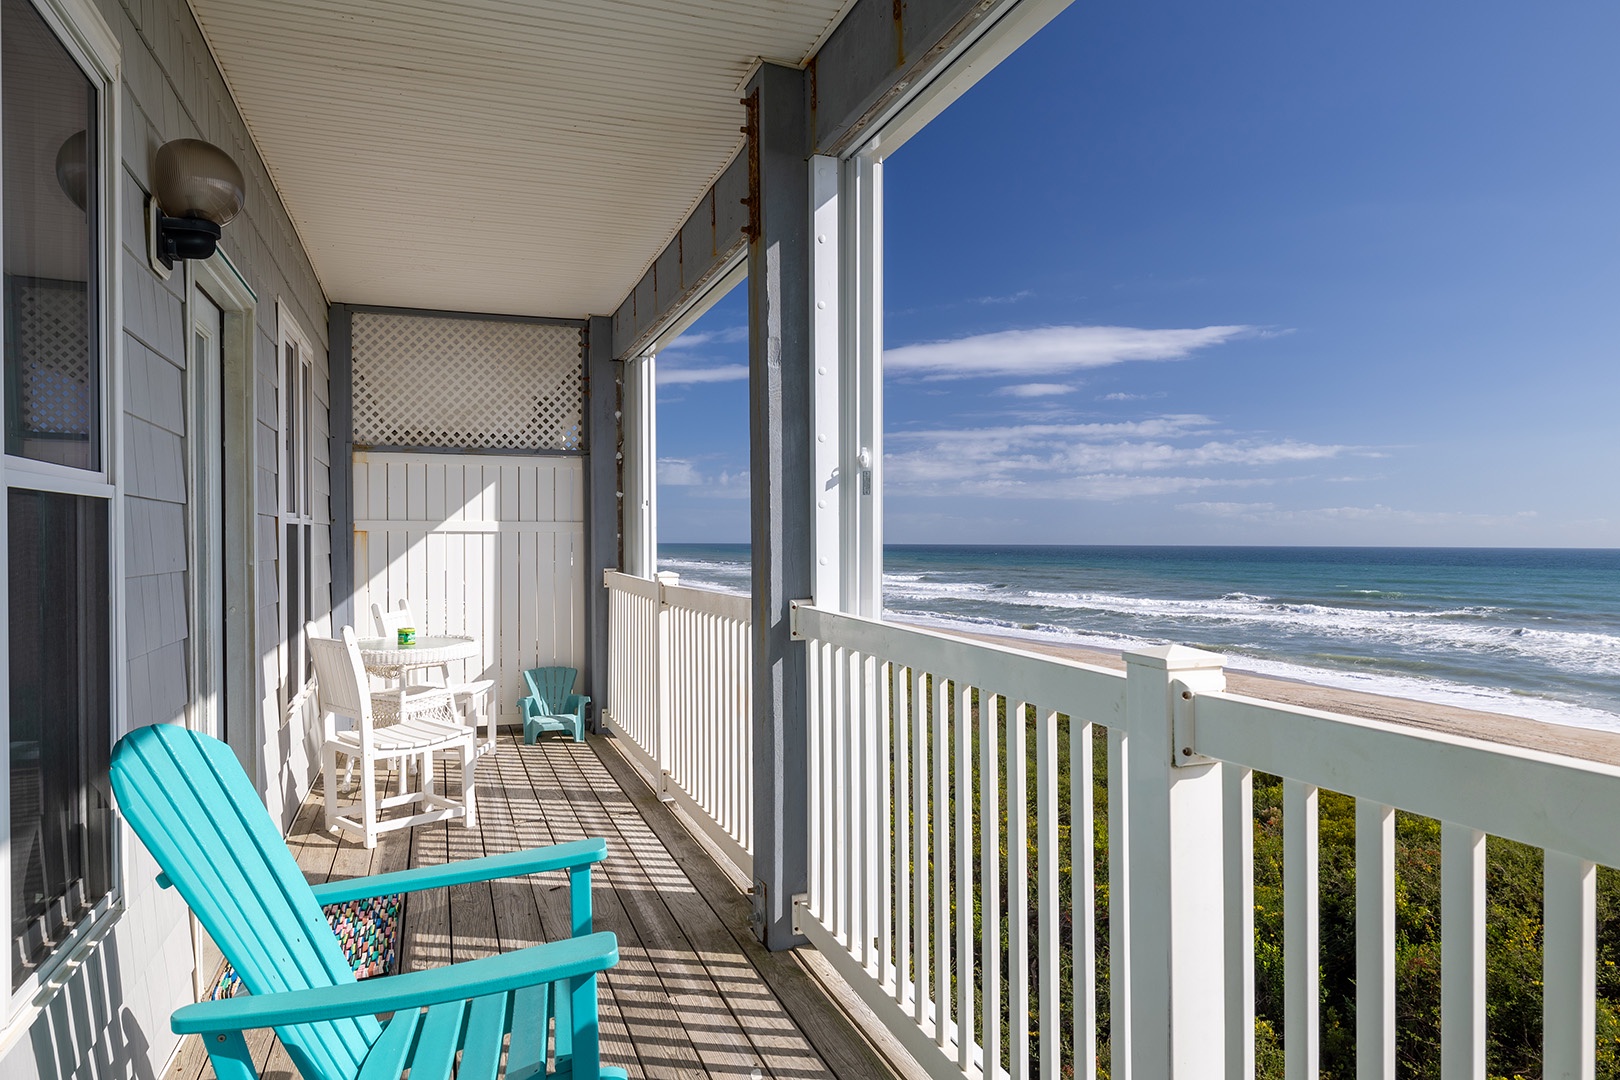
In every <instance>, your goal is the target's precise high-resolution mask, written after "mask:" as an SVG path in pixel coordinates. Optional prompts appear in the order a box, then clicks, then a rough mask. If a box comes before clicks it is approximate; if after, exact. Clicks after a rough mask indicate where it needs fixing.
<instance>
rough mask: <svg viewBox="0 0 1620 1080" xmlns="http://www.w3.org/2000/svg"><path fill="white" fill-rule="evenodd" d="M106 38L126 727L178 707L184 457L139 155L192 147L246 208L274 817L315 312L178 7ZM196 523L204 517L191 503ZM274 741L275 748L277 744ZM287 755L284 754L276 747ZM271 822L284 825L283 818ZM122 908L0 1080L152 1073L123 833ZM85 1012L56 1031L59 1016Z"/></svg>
mask: <svg viewBox="0 0 1620 1080" xmlns="http://www.w3.org/2000/svg"><path fill="white" fill-rule="evenodd" d="M94 2H95V3H96V5H97V7H98V8H99V10H100V12H101V15H102V17H103V18H104V19H105V20H106V22H107V24H108V26H109V27H110V28H111V29H112V31H113V33H114V34H115V35H116V37H117V38H118V40H119V43H120V49H121V55H120V63H121V67H122V72H121V85H120V87H119V91H118V94H119V102H118V107H119V110H120V118H119V122H120V136H121V142H122V161H121V162H120V168H119V172H118V176H117V198H118V201H119V210H120V216H121V223H120V224H121V227H120V235H119V237H118V241H119V245H120V248H121V251H120V256H119V263H120V265H119V276H120V279H121V280H120V283H119V285H120V289H121V298H122V303H123V312H124V323H123V327H122V337H121V346H122V353H123V358H122V364H123V366H122V371H121V378H122V380H123V393H124V399H123V403H124V414H123V416H122V418H121V419H122V426H123V430H122V438H121V440H120V447H119V449H120V451H121V454H122V477H123V480H124V492H123V527H124V535H123V537H122V543H123V545H124V546H123V551H124V556H125V562H124V574H125V589H126V600H125V608H124V610H123V613H122V619H123V624H124V629H125V632H126V633H125V637H126V641H127V646H126V655H125V656H124V657H122V658H121V659H122V663H123V665H124V670H125V674H126V676H127V683H126V685H127V697H126V711H125V715H123V716H122V717H121V722H122V724H123V725H125V726H126V727H133V726H137V725H141V724H146V723H154V722H166V721H178V720H182V719H183V718H184V717H185V715H186V711H187V698H188V693H189V689H188V688H189V672H188V665H189V662H190V661H189V656H190V653H189V648H190V642H189V634H190V627H189V626H188V604H187V597H188V589H189V585H190V574H189V571H190V567H189V566H188V565H187V545H186V528H187V526H186V522H187V517H186V513H187V506H186V502H187V499H188V475H187V470H188V468H189V465H188V460H189V452H190V447H189V446H188V442H187V440H188V438H189V436H190V432H189V431H188V430H187V428H188V412H187V409H188V403H187V400H186V394H187V382H188V380H187V373H186V371H185V365H186V356H185V350H186V339H187V336H188V331H187V327H186V325H185V312H184V305H183V300H184V275H183V274H182V273H180V272H178V271H177V272H176V273H175V274H174V275H173V276H172V277H171V278H170V279H169V280H167V281H165V280H163V279H161V278H159V277H158V276H157V275H156V274H154V273H152V272H151V270H150V269H149V268H148V266H147V261H146V238H145V225H144V205H145V195H146V191H147V189H148V188H149V186H150V184H149V171H150V167H151V161H152V157H153V155H154V154H155V153H156V151H157V148H158V147H159V146H161V145H162V144H163V143H164V142H166V141H168V140H170V139H176V138H185V137H193V138H203V139H207V140H208V141H210V142H212V143H215V144H217V145H219V146H221V147H223V148H224V149H225V150H226V151H227V152H228V153H229V154H230V155H231V156H232V157H233V158H234V159H235V160H236V162H237V163H238V164H239V165H240V166H241V168H242V171H243V174H244V176H245V177H246V181H247V200H246V207H245V209H244V211H243V213H242V215H241V216H240V217H238V218H237V220H236V221H234V222H232V223H231V224H230V225H229V226H227V228H226V230H225V238H224V241H223V243H222V244H221V247H222V249H223V250H224V251H225V253H226V255H227V256H228V257H229V258H230V259H231V261H232V263H233V264H234V265H235V266H236V267H237V269H238V270H239V271H240V272H241V274H242V275H243V277H244V278H245V279H246V281H247V283H248V285H249V286H250V287H251V288H252V289H253V291H254V292H255V293H256V294H257V296H258V305H257V308H256V310H255V333H254V334H253V341H254V350H253V351H254V356H253V358H252V367H253V379H252V385H253V386H254V396H255V401H254V411H253V416H254V418H255V423H254V431H253V433H252V440H253V443H254V446H255V450H256V452H257V460H258V470H257V473H256V475H255V483H254V488H255V490H254V506H255V508H256V511H257V517H256V518H255V521H256V528H255V531H256V534H257V537H256V539H257V542H258V556H259V561H258V566H257V573H256V575H255V576H256V581H255V583H254V584H255V592H256V610H255V611H254V612H253V613H252V614H251V615H250V616H249V617H250V618H251V620H252V621H253V622H254V624H255V626H256V629H257V632H258V635H259V639H258V647H259V652H260V654H261V659H260V662H259V663H258V664H257V665H255V670H253V671H242V672H238V671H231V672H230V673H229V677H230V678H232V679H242V678H246V679H252V680H254V681H255V690H256V694H255V697H256V699H257V700H258V701H260V702H261V703H265V702H268V703H269V704H261V709H260V717H261V718H262V719H263V720H264V721H265V722H266V724H268V725H273V727H271V728H269V729H267V730H265V731H263V732H262V736H263V739H262V741H263V743H264V745H265V748H266V754H267V755H272V756H275V757H276V758H277V759H276V760H267V762H266V765H267V770H268V771H269V773H270V775H268V776H266V777H263V778H262V779H263V781H264V782H265V783H266V785H267V786H268V787H269V788H270V792H271V795H270V797H271V801H272V807H273V810H274V812H276V813H279V814H281V815H282V816H283V818H284V819H285V817H286V815H287V814H288V813H290V812H291V811H292V810H293V809H295V808H296V805H297V801H298V799H299V798H300V797H301V796H302V794H303V793H304V792H305V791H307V788H308V779H309V764H310V763H309V759H308V753H307V746H308V740H307V739H305V738H301V737H298V735H299V733H296V732H291V731H282V730H280V717H279V714H278V710H277V709H276V708H275V704H274V698H275V687H274V685H273V684H270V683H269V682H268V680H269V678H270V677H271V676H272V675H273V673H274V671H275V665H274V663H273V659H272V658H273V655H274V651H275V648H276V645H277V641H278V638H279V636H280V627H281V621H282V620H281V617H280V612H279V581H278V576H277V564H276V558H277V544H276V541H277V535H276V534H277V530H276V526H275V514H276V511H277V505H276V499H277V485H276V472H275V470H276V468H277V464H278V460H279V455H278V450H279V446H278V439H277V430H276V424H277V412H276V394H277V376H278V364H277V350H276V340H277V327H276V317H277V314H276V311H277V308H276V305H277V301H278V300H280V301H281V302H282V303H284V304H286V305H287V307H288V309H289V310H290V311H291V312H292V314H293V316H294V317H295V318H296V319H297V321H298V322H299V324H300V326H301V327H302V329H303V330H304V332H305V333H306V334H307V335H308V336H309V338H310V340H311V342H312V343H313V344H314V346H315V352H316V365H317V366H316V371H315V376H316V384H317V400H318V404H319V407H320V409H321V410H322V411H323V415H320V417H319V420H318V423H317V425H316V430H315V432H314V434H315V435H316V436H317V437H318V438H321V440H322V441H320V442H318V443H317V446H318V451H317V460H316V470H317V477H316V480H315V484H314V490H315V491H316V492H317V493H318V494H319V495H321V496H322V498H321V499H320V500H319V501H318V502H317V505H316V507H315V518H316V521H317V529H318V530H320V532H321V535H320V536H319V538H318V539H317V541H316V544H315V549H316V551H317V552H318V553H325V552H328V551H329V550H330V546H331V537H330V535H329V534H328V532H327V530H326V529H325V528H324V526H323V525H322V524H320V523H324V522H327V521H329V520H330V514H329V507H328V506H327V504H326V502H325V498H324V496H325V493H326V492H328V491H330V489H331V483H330V478H329V476H328V475H326V469H327V464H328V462H327V458H328V454H327V448H326V444H325V442H324V438H323V437H324V434H325V432H326V428H327V418H326V416H325V415H324V409H325V408H326V406H327V402H328V400H329V395H328V392H327V388H326V385H325V384H326V380H327V377H328V367H327V356H326V343H327V299H326V296H325V295H324V294H323V292H322V289H321V286H320V282H319V281H318V280H317V278H316V276H315V272H314V269H313V267H312V266H311V264H310V261H309V257H308V255H307V254H306V253H305V251H304V250H303V248H302V246H301V245H300V244H299V242H298V239H297V233H296V230H295V229H294V228H293V224H292V221H291V219H290V218H289V216H288V214H287V211H286V209H285V208H284V207H283V206H282V204H281V200H280V198H279V196H278V195H277V193H276V191H275V188H274V185H273V184H272V183H271V181H270V175H269V171H268V170H267V169H266V167H265V164H264V162H263V161H261V160H260V159H259V157H258V154H257V152H256V151H255V150H254V147H253V144H252V140H251V138H250V136H249V134H248V131H247V127H246V125H245V124H244V123H243V121H242V118H241V116H240V115H238V113H237V111H236V108H235V105H234V104H233V102H232V100H231V97H230V94H229V91H228V90H227V88H226V86H225V82H224V80H223V78H222V77H221V76H220V73H219V71H218V69H217V68H216V67H215V65H214V62H213V58H212V57H211V55H210V54H209V52H208V49H207V46H206V44H205V43H204V41H203V38H202V34H201V32H200V31H199V30H198V27H197V25H196V22H195V20H194V19H193V17H192V14H191V11H190V9H189V8H188V7H187V6H186V5H185V3H184V2H183V0H122V2H120V0H94ZM204 512H206V513H210V514H214V513H219V512H220V508H218V507H209V508H206V510H205V511H204ZM314 569H315V574H314V577H315V583H316V594H317V595H316V600H315V605H316V609H317V610H316V614H320V613H322V612H323V611H327V610H330V600H331V597H330V589H329V584H328V583H329V580H330V576H331V575H330V568H329V567H326V566H319V565H317V566H316V567H315V568H314ZM289 736H291V737H289ZM287 747H290V748H291V749H285V748H287ZM284 823H285V822H284ZM122 858H123V864H124V869H125V872H124V874H123V880H124V881H125V883H126V886H125V888H126V890H127V891H126V892H125V894H124V911H123V913H122V914H121V915H120V916H119V918H118V921H117V922H116V924H115V925H114V927H113V929H112V931H111V933H109V934H108V935H107V937H106V938H105V939H104V941H103V943H102V944H101V945H100V946H99V947H98V949H97V951H96V952H95V953H94V954H93V955H92V957H91V959H90V960H89V961H88V962H87V963H86V964H85V965H84V966H82V967H81V968H79V969H78V970H77V972H76V973H75V974H74V975H73V976H72V977H71V978H70V979H69V982H68V985H67V986H66V987H64V989H63V991H62V993H61V994H60V995H59V997H58V998H57V999H56V1000H55V1002H54V1003H53V1004H51V1005H49V1006H47V1007H46V1009H45V1011H44V1012H43V1013H41V1014H40V1016H39V1018H38V1019H37V1020H36V1021H35V1024H34V1030H33V1031H31V1032H30V1036H29V1037H27V1038H23V1039H20V1040H18V1041H17V1042H16V1043H15V1044H14V1046H13V1048H12V1049H11V1050H9V1051H8V1052H6V1053H5V1054H4V1055H0V1076H5V1077H6V1078H7V1080H33V1078H38V1077H51V1078H53V1080H54V1078H66V1077H69V1076H79V1075H90V1074H91V1073H92V1072H94V1073H96V1074H98V1075H99V1074H102V1073H118V1074H120V1075H122V1074H123V1072H125V1071H132V1072H133V1073H134V1074H135V1075H152V1074H153V1073H161V1071H162V1068H163V1063H164V1062H165V1061H166V1059H167V1058H168V1057H169V1055H170V1053H171V1052H172V1050H173V1048H174V1047H175V1045H176V1039H175V1037H174V1036H173V1035H172V1034H171V1033H170V1031H169V1020H168V1018H169V1014H170V1013H171V1012H172V1011H173V1010H174V1009H175V1008H177V1007H179V1006H180V1005H182V1004H184V1003H186V1002H187V1001H189V1000H190V999H191V987H190V969H191V955H190V944H189V933H188V930H187V921H186V918H185V908H184V905H183V904H182V903H181V902H180V901H179V899H178V897H176V896H175V895H174V894H173V893H172V892H164V891H162V890H159V889H157V888H156V886H155V884H154V882H153V877H154V875H155V872H156V867H155V866H154V865H153V864H152V862H151V859H150V857H149V856H148V855H147V854H146V852H145V851H144V850H143V849H142V848H141V847H140V845H139V843H138V842H137V841H135V840H134V839H133V837H127V836H126V837H125V838H123V851H122ZM68 1001H79V1002H81V1003H88V1004H89V1005H90V1006H91V1007H89V1008H88V1009H78V1010H75V1011H74V1015H75V1016H79V1017H81V1019H75V1020H72V1021H71V1022H68V1021H67V1020H66V1019H65V1017H66V1014H65V1013H64V1012H63V1009H62V1004H63V1003H64V1002H68Z"/></svg>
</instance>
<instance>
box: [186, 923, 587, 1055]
mask: <svg viewBox="0 0 1620 1080" xmlns="http://www.w3.org/2000/svg"><path fill="white" fill-rule="evenodd" d="M618 962H619V942H618V939H617V938H616V937H614V935H613V934H611V933H607V932H603V933H600V934H590V935H588V936H586V937H577V938H568V939H566V940H563V941H550V942H547V943H545V944H544V945H531V946H530V947H529V948H527V949H518V950H517V951H516V952H509V953H502V954H501V955H499V956H490V957H485V958H484V959H481V960H468V961H465V962H463V963H460V964H451V965H450V966H449V967H441V968H429V969H428V970H426V971H412V972H408V973H406V974H403V975H390V976H389V977H388V978H386V979H367V980H366V981H365V982H359V983H344V984H343V985H341V986H320V987H316V988H314V989H312V990H291V991H288V992H286V993H281V994H250V995H247V996H245V997H234V998H224V999H222V1000H220V1001H204V1002H201V1003H199V1004H196V1005H187V1006H185V1007H183V1008H180V1009H177V1010H175V1013H174V1015H173V1016H172V1017H171V1018H170V1020H169V1026H170V1028H171V1029H173V1031H174V1033H175V1034H176V1035H194V1034H205V1033H207V1034H212V1033H215V1032H226V1031H248V1030H252V1029H254V1028H268V1027H284V1026H286V1025H288V1024H309V1023H314V1022H316V1021H320V1020H341V1019H343V1018H345V1017H350V1016H374V1015H376V1014H377V1013H383V1012H397V1011H399V1010H400V1009H420V1008H423V1007H424V1006H428V1005H439V1004H442V1003H444V1002H446V1001H466V1000H469V999H471V998H478V997H484V996H486V995H489V994H499V993H504V992H509V991H512V990H519V989H522V988H523V987H525V986H538V985H539V984H541V983H547V982H555V981H557V980H559V979H572V978H577V977H579V976H581V975H592V974H595V973H596V972H599V971H606V970H607V969H608V968H610V967H612V966H613V965H614V964H616V963H618Z"/></svg>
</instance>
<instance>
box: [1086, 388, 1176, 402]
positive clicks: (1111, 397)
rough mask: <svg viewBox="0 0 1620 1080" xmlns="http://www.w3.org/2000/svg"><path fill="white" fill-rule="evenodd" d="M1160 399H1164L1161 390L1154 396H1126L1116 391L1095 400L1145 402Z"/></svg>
mask: <svg viewBox="0 0 1620 1080" xmlns="http://www.w3.org/2000/svg"><path fill="white" fill-rule="evenodd" d="M1162 397H1164V391H1163V390H1160V391H1159V392H1158V393H1156V394H1127V393H1125V392H1123V391H1120V390H1116V391H1114V392H1113V393H1112V394H1104V395H1102V396H1101V397H1099V398H1098V399H1097V400H1098V401H1147V400H1149V399H1151V398H1162Z"/></svg>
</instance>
